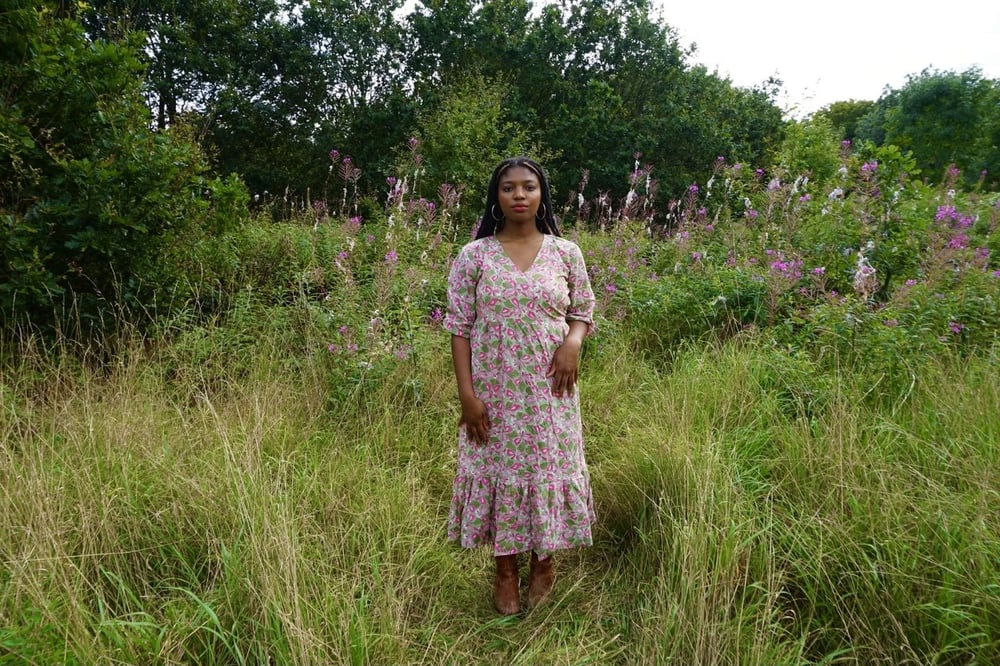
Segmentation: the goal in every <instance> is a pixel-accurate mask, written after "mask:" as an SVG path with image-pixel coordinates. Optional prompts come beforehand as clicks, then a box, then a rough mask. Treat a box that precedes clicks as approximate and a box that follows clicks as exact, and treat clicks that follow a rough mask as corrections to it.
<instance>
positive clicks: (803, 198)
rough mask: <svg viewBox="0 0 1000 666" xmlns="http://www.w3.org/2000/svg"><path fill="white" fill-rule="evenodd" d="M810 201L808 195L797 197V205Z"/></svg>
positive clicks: (810, 197)
mask: <svg viewBox="0 0 1000 666" xmlns="http://www.w3.org/2000/svg"><path fill="white" fill-rule="evenodd" d="M810 199H812V196H811V195H809V194H803V195H802V196H801V197H799V203H806V202H807V201H809V200H810Z"/></svg>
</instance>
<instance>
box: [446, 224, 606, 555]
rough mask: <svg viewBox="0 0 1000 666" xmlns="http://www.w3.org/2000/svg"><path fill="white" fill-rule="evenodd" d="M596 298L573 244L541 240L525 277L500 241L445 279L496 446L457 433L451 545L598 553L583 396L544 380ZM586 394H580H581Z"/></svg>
mask: <svg viewBox="0 0 1000 666" xmlns="http://www.w3.org/2000/svg"><path fill="white" fill-rule="evenodd" d="M593 311H594V294H593V292H592V290H591V287H590V280H589V279H588V277H587V269H586V266H585V265H584V261H583V255H582V254H581V252H580V249H579V248H578V247H577V246H576V244H575V243H573V242H572V241H569V240H566V239H563V238H560V237H558V236H552V235H545V236H544V237H543V239H542V246H541V249H540V250H539V251H538V255H537V256H536V257H535V261H534V263H533V264H532V265H531V267H529V268H528V270H526V271H523V272H522V271H521V270H520V269H518V268H517V266H515V265H514V262H513V260H511V259H510V257H508V256H507V254H506V252H504V250H503V247H502V246H501V245H500V242H499V241H497V240H496V238H494V237H492V236H490V237H487V238H482V239H479V240H475V241H472V242H471V243H469V244H468V245H466V246H465V247H464V248H462V250H461V251H460V252H459V255H458V257H457V258H456V259H455V262H454V264H453V265H452V268H451V273H450V275H449V278H448V312H447V315H446V316H445V319H444V327H445V328H446V329H447V330H448V331H450V332H451V333H452V334H454V335H458V336H461V337H465V338H468V339H469V341H470V346H471V348H472V382H473V388H474V389H475V391H476V395H477V396H478V397H479V398H480V399H481V400H482V401H483V402H484V403H485V404H486V409H487V413H488V414H489V417H490V423H491V427H490V433H489V436H490V439H489V443H488V444H486V445H479V444H477V443H476V442H475V441H473V440H471V439H470V438H468V437H467V436H466V432H465V428H464V427H463V428H460V429H459V435H458V473H457V475H456V477H455V482H454V486H453V492H452V502H451V512H450V516H449V519H448V537H449V539H452V540H455V541H458V542H459V543H460V544H461V545H462V546H464V547H466V548H473V547H476V546H482V545H492V546H493V552H494V555H510V554H512V553H519V552H524V551H529V550H534V551H535V552H537V553H538V554H539V556H540V557H542V558H545V557H548V556H549V555H550V554H551V553H552V552H553V551H555V550H559V549H563V548H573V547H576V546H587V545H590V544H591V543H592V539H591V524H592V523H593V521H594V508H593V500H592V498H591V491H590V476H589V474H588V472H587V464H586V461H585V460H584V455H583V436H582V427H581V422H580V399H579V391H578V390H574V391H573V395H572V396H570V395H567V394H565V393H564V394H563V397H561V398H557V397H555V396H554V395H553V394H552V380H551V379H550V378H546V376H545V375H546V373H547V372H548V370H549V365H550V364H551V362H552V358H553V356H554V354H555V351H556V349H558V348H559V346H560V345H561V344H562V343H563V340H564V339H565V337H566V334H567V333H568V332H569V324H568V323H567V321H568V320H570V319H577V320H580V321H584V322H587V323H588V324H592V322H593ZM577 388H579V387H577Z"/></svg>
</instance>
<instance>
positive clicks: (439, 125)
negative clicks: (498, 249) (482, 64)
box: [398, 76, 548, 195]
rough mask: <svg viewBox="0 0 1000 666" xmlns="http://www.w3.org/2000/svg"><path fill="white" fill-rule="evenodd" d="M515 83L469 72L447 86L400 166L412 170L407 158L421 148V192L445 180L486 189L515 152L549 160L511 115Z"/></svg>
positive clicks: (419, 125)
mask: <svg viewBox="0 0 1000 666" xmlns="http://www.w3.org/2000/svg"><path fill="white" fill-rule="evenodd" d="M509 88H510V84H509V81H507V80H506V79H505V78H500V79H498V80H495V81H490V80H486V79H484V78H483V77H482V76H469V77H465V78H461V79H459V80H457V81H455V82H454V83H452V84H451V85H449V86H447V87H446V88H445V90H444V91H442V93H441V102H440V103H439V104H438V105H437V106H436V107H435V108H434V109H433V110H431V111H430V112H429V113H427V114H426V115H423V116H421V117H420V118H419V119H418V121H417V131H416V134H415V136H416V138H417V140H418V143H419V146H417V145H416V144H414V145H413V146H412V147H411V150H410V151H409V152H404V154H403V155H402V158H401V161H402V162H403V163H402V164H400V168H399V169H398V170H399V171H400V172H402V173H406V171H407V167H408V166H409V164H407V163H412V161H413V159H414V156H413V154H412V152H413V151H414V150H419V154H420V155H421V156H422V159H420V160H419V161H418V163H417V164H414V165H413V166H414V167H416V168H417V169H419V172H420V173H419V182H418V185H419V187H418V189H417V190H416V191H417V192H418V193H420V194H424V195H430V194H431V193H433V192H435V191H436V190H437V188H438V186H439V185H440V184H441V183H449V184H451V185H453V186H455V187H456V188H457V189H460V190H473V191H479V190H482V188H483V187H485V185H486V183H488V182H489V179H490V174H491V173H492V172H493V168H494V167H495V166H496V165H497V164H498V163H499V162H500V160H502V159H504V158H505V157H509V156H513V155H523V154H530V155H531V156H532V157H534V158H535V159H537V160H539V161H541V162H547V160H546V157H548V156H547V155H539V154H538V150H537V148H534V149H533V146H532V142H531V138H530V136H529V134H528V132H526V131H525V129H524V128H518V127H517V126H515V125H514V124H512V123H511V122H510V120H509V119H508V118H507V117H506V113H505V111H504V102H505V100H506V97H507V94H508V93H507V92H506V91H507V90H509Z"/></svg>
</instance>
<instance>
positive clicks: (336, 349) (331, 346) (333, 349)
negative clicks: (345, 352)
mask: <svg viewBox="0 0 1000 666" xmlns="http://www.w3.org/2000/svg"><path fill="white" fill-rule="evenodd" d="M326 350H327V351H328V352H330V353H331V354H336V353H337V352H339V351H340V347H338V346H337V345H335V344H333V343H332V342H331V343H330V344H328V345H327V346H326Z"/></svg>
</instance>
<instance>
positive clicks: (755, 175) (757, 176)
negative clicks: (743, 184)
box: [753, 169, 764, 180]
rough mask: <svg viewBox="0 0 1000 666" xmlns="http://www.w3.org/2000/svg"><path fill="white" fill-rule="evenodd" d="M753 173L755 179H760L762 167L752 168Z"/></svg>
mask: <svg viewBox="0 0 1000 666" xmlns="http://www.w3.org/2000/svg"><path fill="white" fill-rule="evenodd" d="M753 175H754V178H756V179H757V180H760V179H761V178H763V177H764V170H763V169H754V170H753Z"/></svg>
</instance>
